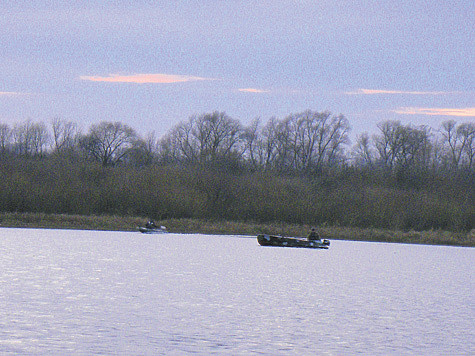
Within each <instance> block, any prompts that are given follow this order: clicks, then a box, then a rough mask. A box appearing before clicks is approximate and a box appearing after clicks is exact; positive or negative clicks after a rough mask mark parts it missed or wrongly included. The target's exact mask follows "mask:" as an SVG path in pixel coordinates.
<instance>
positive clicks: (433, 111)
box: [394, 107, 475, 117]
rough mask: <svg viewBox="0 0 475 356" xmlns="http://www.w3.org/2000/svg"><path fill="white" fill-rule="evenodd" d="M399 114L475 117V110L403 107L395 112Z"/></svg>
mask: <svg viewBox="0 0 475 356" xmlns="http://www.w3.org/2000/svg"><path fill="white" fill-rule="evenodd" d="M394 112H395V113H397V114H403V115H430V116H459V117H475V108H462V109H453V108H417V107H402V108H399V109H396V110H394Z"/></svg>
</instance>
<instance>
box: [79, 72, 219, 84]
mask: <svg viewBox="0 0 475 356" xmlns="http://www.w3.org/2000/svg"><path fill="white" fill-rule="evenodd" d="M80 79H82V80H89V81H92V82H108V83H136V84H147V83H152V84H170V83H182V82H191V81H198V80H213V79H211V78H201V77H194V76H190V75H175V74H163V73H157V74H132V75H121V74H110V75H109V76H107V77H100V76H81V77H80Z"/></svg>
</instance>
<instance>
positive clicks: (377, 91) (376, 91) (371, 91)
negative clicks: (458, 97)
mask: <svg viewBox="0 0 475 356" xmlns="http://www.w3.org/2000/svg"><path fill="white" fill-rule="evenodd" d="M456 93H458V92H444V91H406V90H385V89H357V90H355V91H350V92H345V94H347V95H376V94H405V95H447V94H456Z"/></svg>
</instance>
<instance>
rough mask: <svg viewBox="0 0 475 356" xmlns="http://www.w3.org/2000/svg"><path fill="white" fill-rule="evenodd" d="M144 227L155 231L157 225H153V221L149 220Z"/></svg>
mask: <svg viewBox="0 0 475 356" xmlns="http://www.w3.org/2000/svg"><path fill="white" fill-rule="evenodd" d="M145 227H146V228H147V229H156V228H157V225H155V223H154V222H153V220H150V221H149V222H148V223H146V224H145Z"/></svg>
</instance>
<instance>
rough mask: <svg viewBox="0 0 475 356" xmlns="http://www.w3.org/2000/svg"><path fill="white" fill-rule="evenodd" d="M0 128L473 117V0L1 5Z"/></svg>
mask: <svg viewBox="0 0 475 356" xmlns="http://www.w3.org/2000/svg"><path fill="white" fill-rule="evenodd" d="M0 14H1V16H0V123H6V124H8V125H15V124H16V123H22V122H25V121H26V120H32V121H39V122H45V123H48V122H50V121H51V120H53V119H54V118H61V119H63V120H66V121H73V122H77V123H78V124H79V125H80V126H82V127H83V128H84V129H87V128H88V127H89V126H90V125H91V124H95V123H99V122H102V121H120V122H122V123H124V124H127V125H129V126H131V127H133V128H134V129H136V130H137V132H139V133H140V134H143V135H145V134H147V133H150V132H155V134H156V135H157V136H159V137H160V136H162V135H164V134H166V132H167V131H169V130H170V129H171V128H172V127H174V126H175V125H177V124H178V123H179V122H181V121H185V120H187V119H188V118H189V117H190V116H192V115H200V114H203V113H210V112H213V111H216V110H217V111H224V112H226V114H227V115H229V116H230V117H232V118H234V119H237V120H239V121H240V122H241V123H242V124H243V125H249V124H250V123H251V122H252V121H253V120H254V119H256V118H260V119H261V121H262V122H263V123H265V122H267V121H268V120H269V119H270V118H271V117H276V118H278V119H282V118H284V117H286V116H288V115H290V114H295V113H299V112H302V111H305V110H307V109H310V110H313V111H318V112H320V111H330V112H332V113H333V114H335V115H339V114H343V115H344V116H346V117H347V118H348V120H349V122H350V125H351V127H352V132H353V134H354V135H356V134H358V133H361V132H363V131H368V132H370V133H371V132H375V131H377V124H378V123H380V122H383V121H386V120H399V121H400V122H401V123H403V124H412V125H428V126H430V127H433V128H438V127H439V126H440V124H441V123H442V122H443V121H446V120H455V121H457V122H475V70H474V68H475V1H473V0H451V1H442V0H397V1H377V0H374V1H370V0H334V1H329V0H321V1H320V0H248V1H239V0H226V1H225V0H221V1H220V0H201V1H198V0H186V1H183V0H176V1H171V0H170V1H151V0H150V1H146V0H134V1H132V0H129V1H127V0H115V1H107V0H103V1H90V0H74V1H73V0H70V1H66V0H63V1H59V0H58V1H55V0H43V1H40V0H15V1H9V0H0Z"/></svg>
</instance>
